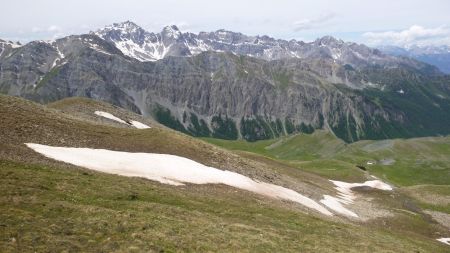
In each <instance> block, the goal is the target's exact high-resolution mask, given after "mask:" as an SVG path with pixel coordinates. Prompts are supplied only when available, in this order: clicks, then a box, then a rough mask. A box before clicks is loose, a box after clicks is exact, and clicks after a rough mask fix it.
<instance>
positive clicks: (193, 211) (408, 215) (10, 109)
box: [0, 96, 448, 252]
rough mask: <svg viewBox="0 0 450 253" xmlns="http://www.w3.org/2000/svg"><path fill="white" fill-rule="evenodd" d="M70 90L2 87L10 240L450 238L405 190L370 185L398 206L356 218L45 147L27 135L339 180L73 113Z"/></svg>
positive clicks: (376, 201)
mask: <svg viewBox="0 0 450 253" xmlns="http://www.w3.org/2000/svg"><path fill="white" fill-rule="evenodd" d="M72 102H74V100H71V101H69V103H66V102H65V101H63V102H61V103H60V104H59V105H58V106H54V105H53V106H52V107H58V108H59V109H60V110H61V111H60V110H57V109H52V108H48V107H45V106H42V105H38V104H34V103H32V102H29V101H25V100H22V99H18V98H13V97H7V96H0V115H1V118H2V124H0V137H1V142H0V173H1V175H0V180H1V184H0V187H1V189H0V190H1V191H2V193H3V194H2V198H0V201H1V204H0V209H1V211H0V216H1V219H0V220H1V224H2V225H1V228H0V247H1V251H3V252H8V251H53V250H54V251H61V250H73V251H91V250H92V251H162V250H164V251H178V250H180V251H220V250H226V251H228V250H229V251H241V252H242V251H244V252H245V251H263V252H264V251H266V252H273V251H280V250H281V251H292V252H298V251H321V252H335V251H346V252H364V251H366V252H368V251H377V252H383V251H405V252H411V251H415V250H418V251H421V252H445V251H446V250H448V248H447V246H446V245H444V244H442V243H439V242H437V241H436V240H435V238H437V237H444V236H446V234H445V233H446V232H445V229H443V228H442V227H440V226H439V225H438V224H435V223H432V222H430V220H428V219H427V218H426V217H427V216H424V215H423V214H422V213H421V211H420V210H419V209H413V208H412V207H411V206H414V205H413V204H412V203H413V202H411V201H412V200H411V199H409V198H407V197H405V196H404V195H403V194H400V193H398V192H397V191H395V192H393V193H384V192H379V191H368V192H365V193H363V194H364V195H365V196H368V197H369V198H370V199H371V201H370V202H371V207H372V209H373V211H376V210H378V209H379V210H385V211H387V213H388V214H389V215H388V216H383V215H381V216H379V218H375V219H369V220H368V221H365V222H364V221H360V222H352V221H350V220H347V219H346V218H338V217H334V218H327V217H323V216H321V215H318V214H316V213H315V212H312V211H311V210H308V209H305V208H303V207H301V206H299V205H295V204H292V203H287V202H281V201H277V200H273V199H268V198H265V197H261V196H257V195H254V194H251V193H249V192H245V191H240V190H236V189H234V188H230V187H225V186H222V185H187V186H182V187H175V186H168V185H163V184H159V183H155V182H152V181H149V180H144V179H140V178H126V177H121V176H115V175H108V174H103V173H97V172H93V171H90V170H86V169H80V168H77V167H75V166H71V165H68V164H64V163H60V162H56V161H53V160H50V159H46V158H44V157H43V156H41V155H39V154H37V153H34V152H33V151H31V150H30V149H28V148H27V147H25V145H23V143H24V142H36V143H43V144H48V145H55V146H75V147H94V148H106V149H113V150H122V151H132V152H156V153H169V154H176V155H180V156H184V157H189V158H191V159H194V160H196V161H199V162H202V163H204V164H206V165H210V166H214V167H217V168H222V169H229V170H235V171H237V172H239V173H242V174H244V175H248V176H250V177H252V178H255V179H258V180H261V181H265V182H272V183H277V184H280V185H284V186H287V187H292V188H293V189H295V190H297V191H299V192H302V193H305V194H308V195H309V196H312V197H314V196H316V195H317V194H321V193H322V192H323V193H325V192H330V191H333V189H332V185H331V184H330V183H329V182H328V181H327V180H326V178H323V177H319V176H316V175H314V174H311V173H308V172H304V171H302V170H299V169H297V168H295V167H293V166H291V165H289V164H285V163H283V162H278V161H276V160H268V159H265V158H263V157H251V158H246V157H243V156H240V155H237V154H234V153H231V152H227V151H225V150H222V149H220V148H217V147H214V146H212V145H210V144H207V143H204V142H202V141H199V140H196V139H193V138H191V137H188V136H186V135H183V134H180V133H177V132H175V131H171V130H166V129H164V128H158V127H153V128H151V129H143V130H140V129H133V128H123V127H117V126H113V125H111V124H109V123H107V124H105V123H106V122H103V119H100V121H98V122H95V123H94V122H92V120H94V119H91V120H87V119H86V118H84V116H83V117H82V116H80V115H77V114H76V113H75V115H70V114H68V110H65V109H64V108H65V106H64V105H70V104H71V103H72ZM78 102H79V103H82V104H83V105H82V106H81V107H77V106H73V105H70V106H69V107H68V108H86V109H87V108H92V109H95V108H97V107H100V108H102V106H104V105H103V104H99V103H93V102H87V101H85V100H78V101H77V103H78ZM92 109H87V111H90V110H92ZM103 110H105V108H103ZM109 112H110V113H113V114H117V115H118V114H120V113H121V111H120V110H117V111H109ZM129 116H130V117H134V116H133V115H129ZM135 117H138V116H137V115H135ZM404 203H408V205H411V206H408V205H404ZM358 205H362V204H361V203H360V204H358ZM363 207H364V206H359V207H355V208H357V209H358V211H362V210H363V209H362V208H363ZM366 209H367V208H366ZM372 209H367V210H372ZM391 215H392V216H391Z"/></svg>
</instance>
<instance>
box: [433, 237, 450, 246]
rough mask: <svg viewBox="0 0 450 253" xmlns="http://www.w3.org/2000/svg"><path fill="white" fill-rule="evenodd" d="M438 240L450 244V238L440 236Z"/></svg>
mask: <svg viewBox="0 0 450 253" xmlns="http://www.w3.org/2000/svg"><path fill="white" fill-rule="evenodd" d="M436 240H438V241H440V242H442V243H445V244H447V245H450V238H439V239H436Z"/></svg>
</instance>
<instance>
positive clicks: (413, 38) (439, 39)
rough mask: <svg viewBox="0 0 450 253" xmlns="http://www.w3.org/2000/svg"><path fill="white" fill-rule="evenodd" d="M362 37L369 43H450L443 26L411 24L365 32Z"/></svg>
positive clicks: (406, 44)
mask: <svg viewBox="0 0 450 253" xmlns="http://www.w3.org/2000/svg"><path fill="white" fill-rule="evenodd" d="M363 37H365V38H366V39H367V43H368V44H371V45H388V44H390V45H397V46H410V45H422V46H423V45H444V44H446V45H448V44H450V29H449V28H448V27H445V26H440V27H436V28H425V27H422V26H419V25H413V26H411V27H410V28H408V29H405V30H402V31H385V32H366V33H364V34H363Z"/></svg>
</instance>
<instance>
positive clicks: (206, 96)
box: [0, 23, 450, 141]
mask: <svg viewBox="0 0 450 253" xmlns="http://www.w3.org/2000/svg"><path fill="white" fill-rule="evenodd" d="M122 25H123V29H122V28H121V29H116V27H117V25H115V26H113V27H110V28H105V29H108V31H107V32H105V33H104V34H103V35H102V37H103V39H102V38H100V37H99V36H97V35H96V34H94V33H91V34H89V35H80V36H69V37H66V38H62V39H59V40H56V41H53V42H31V43H28V44H26V45H24V46H21V47H15V48H12V47H8V50H9V51H8V53H7V54H3V53H2V54H1V55H0V91H1V92H2V93H6V94H10V95H15V96H23V97H26V98H29V99H33V100H36V101H40V102H44V103H45V102H49V101H55V100H58V99H61V98H64V97H71V96H85V97H90V98H94V99H98V100H103V101H107V102H110V103H113V104H116V105H119V106H121V107H124V108H127V109H130V110H132V111H135V112H139V113H142V114H143V115H145V116H152V117H155V118H156V119H157V120H158V121H160V122H161V123H163V124H166V125H167V126H170V127H172V128H174V129H177V130H180V131H183V132H186V133H189V134H192V135H195V136H214V137H219V138H226V139H236V138H244V139H247V140H258V139H267V138H273V137H277V136H280V135H284V134H290V133H293V132H306V133H310V132H312V131H314V129H317V128H327V129H330V130H331V131H333V132H334V133H335V134H336V135H337V136H338V137H340V138H342V139H344V140H346V141H355V140H358V139H367V138H370V139H379V138H389V137H410V136H423V135H436V134H448V133H450V127H449V126H450V124H448V123H450V115H449V114H448V111H450V91H449V86H448V83H449V78H448V77H447V76H444V75H442V74H440V73H439V72H438V71H436V69H435V68H433V67H431V66H429V65H426V64H423V63H420V62H417V61H414V60H410V59H407V58H396V57H393V56H385V55H383V54H381V53H379V52H378V51H376V50H374V49H370V48H367V47H365V46H361V45H356V44H350V43H345V42H342V41H339V40H335V39H333V38H331V37H325V38H322V39H320V40H317V41H315V42H313V43H310V44H305V43H304V44H303V45H302V48H303V49H302V50H304V51H305V52H304V53H303V56H302V57H278V56H277V57H274V59H273V60H271V61H267V60H266V58H265V57H262V56H261V57H251V56H247V55H250V54H253V53H248V52H253V51H251V50H256V49H252V47H248V50H250V51H248V52H247V53H243V52H242V53H240V55H238V53H236V52H238V51H234V50H243V48H245V47H243V46H235V45H241V44H245V43H246V40H247V41H248V40H249V37H245V36H244V35H242V34H237V35H236V34H234V33H233V34H231V33H228V32H227V34H226V35H225V34H221V31H217V32H214V33H200V34H199V35H196V36H194V35H192V34H183V33H181V32H180V31H178V29H177V28H176V27H168V28H166V29H164V31H163V32H162V33H161V34H153V35H152V34H150V33H147V32H146V31H144V30H140V29H139V28H136V27H135V26H134V25H133V24H132V23H130V24H122ZM103 31H106V30H103ZM186 37H188V39H190V40H192V41H196V43H200V42H199V41H202V43H204V45H212V42H208V41H215V42H214V44H216V45H215V46H214V47H215V48H216V49H214V50H212V51H207V52H201V51H202V50H198V51H194V50H193V49H192V47H190V44H189V43H187V44H185V43H184V42H183V41H185V39H186ZM199 38H201V40H199ZM264 39H265V41H266V42H267V41H271V42H270V43H281V42H280V41H275V40H273V39H270V38H266V37H264ZM219 40H220V41H222V42H221V43H222V44H220V43H219V42H217V41H219ZM272 40H273V41H272ZM118 41H122V42H123V43H122V42H121V43H122V44H123V46H118V43H119V42H118ZM180 41H181V42H183V43H182V45H178V44H177V43H178V42H180ZM274 41H275V42H274ZM216 42H217V43H216ZM266 42H265V43H262V42H255V41H253V42H252V43H253V44H255V43H256V44H258V45H260V44H261V45H263V44H264V45H265V46H267V45H268V44H267V43H266ZM132 43H134V44H132ZM151 43H159V44H158V45H159V46H155V44H152V45H150V44H151ZM174 43H175V44H174ZM192 43H194V42H192ZM208 43H209V44H208ZM288 43H290V44H292V43H294V42H292V41H291V42H288ZM296 43H297V42H296ZM298 43H300V42H298ZM300 44H301V43H300ZM136 45H138V46H139V48H141V49H142V50H143V51H142V52H143V53H142V54H139V52H141V51H139V50H141V49H136ZM183 45H184V46H183ZM219 45H222V46H219ZM225 45H228V47H229V48H234V49H233V50H231V49H229V48H228V49H227V48H225ZM277 45H278V44H277ZM305 45H308V47H311V49H308V50H306V49H305V48H306V46H305ZM323 45H327V46H323ZM211 47H212V46H211ZM353 47H354V48H353ZM124 48H127V50H124ZM149 48H150V49H149ZM164 48H165V49H164ZM217 48H222V49H217ZM239 48H240V49H239ZM255 48H258V47H255ZM273 48H275V49H277V50H278V48H279V47H278V46H274V47H273ZM336 48H338V49H339V48H340V49H339V50H340V51H339V52H340V56H339V57H333V55H332V52H337V50H338V49H336ZM152 50H153V51H152ZM161 50H162V51H161ZM164 50H166V51H164ZM258 50H259V49H258ZM215 51H230V52H215ZM263 51H264V50H263ZM155 52H159V53H158V54H160V55H162V56H161V57H162V59H160V60H158V61H153V60H154V59H156V58H152V59H153V60H152V61H143V60H144V58H145V57H155ZM161 52H165V53H164V54H161ZM192 52H196V53H192ZM255 52H256V51H255ZM168 55H175V56H176V57H174V56H172V57H171V56H168Z"/></svg>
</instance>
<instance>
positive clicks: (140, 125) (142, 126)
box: [130, 120, 151, 129]
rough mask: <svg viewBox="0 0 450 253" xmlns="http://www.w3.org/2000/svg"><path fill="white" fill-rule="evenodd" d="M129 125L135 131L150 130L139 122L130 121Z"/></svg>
mask: <svg viewBox="0 0 450 253" xmlns="http://www.w3.org/2000/svg"><path fill="white" fill-rule="evenodd" d="M130 123H131V125H132V126H134V127H135V128H137V129H146V128H151V127H150V126H148V125H146V124H144V123H141V122H139V121H136V120H132V121H130Z"/></svg>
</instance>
